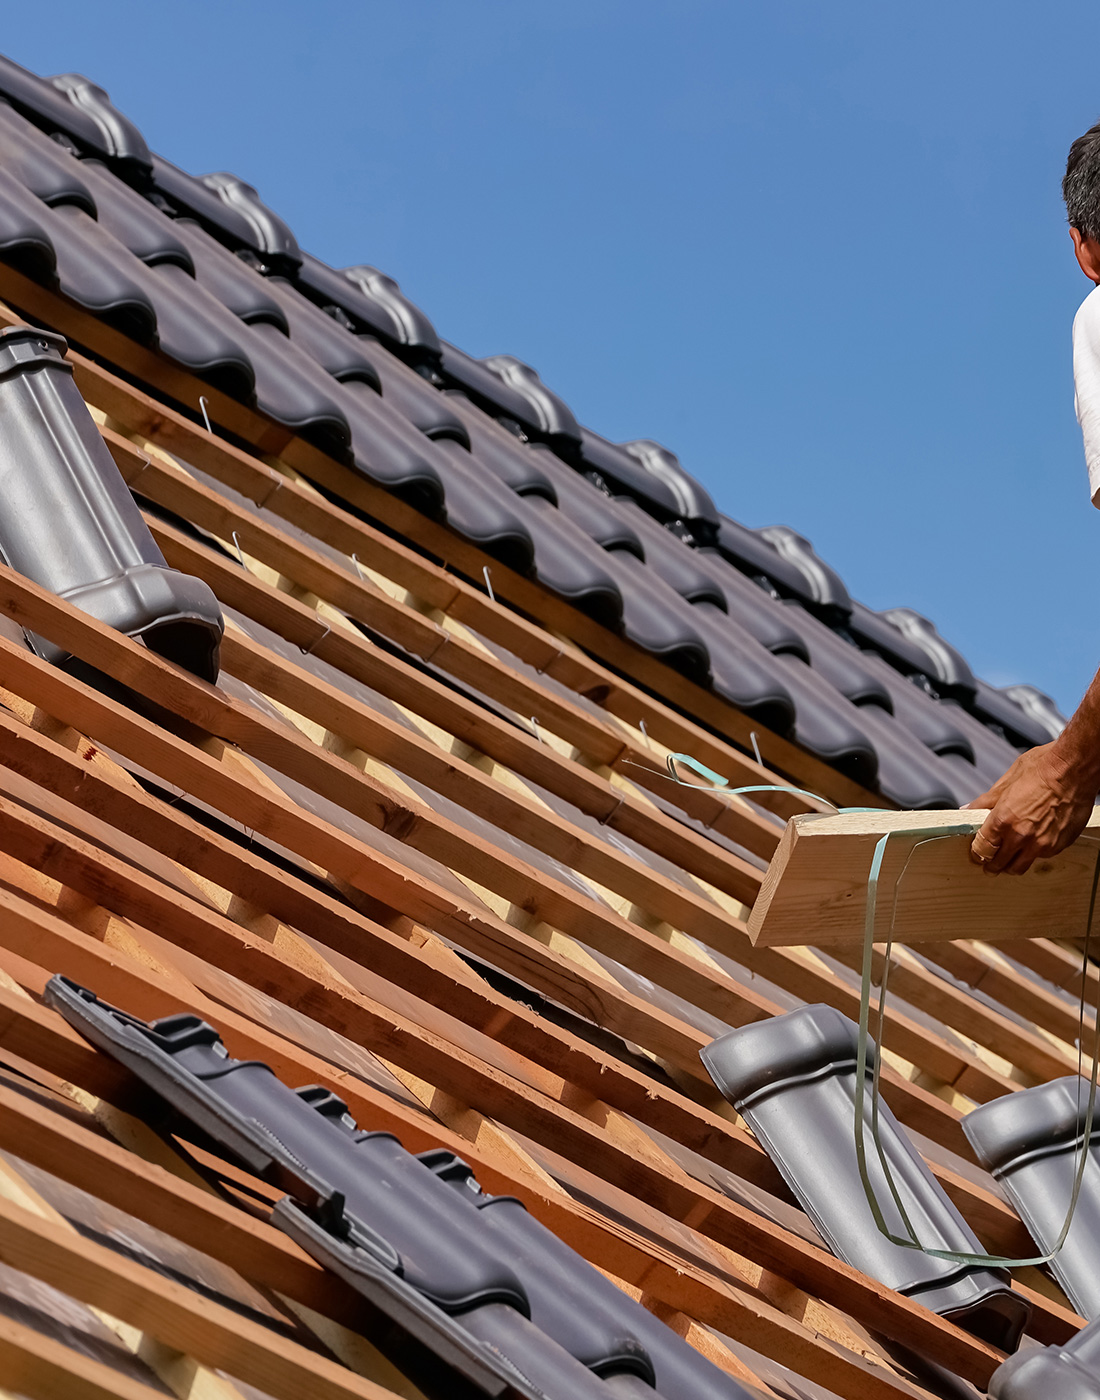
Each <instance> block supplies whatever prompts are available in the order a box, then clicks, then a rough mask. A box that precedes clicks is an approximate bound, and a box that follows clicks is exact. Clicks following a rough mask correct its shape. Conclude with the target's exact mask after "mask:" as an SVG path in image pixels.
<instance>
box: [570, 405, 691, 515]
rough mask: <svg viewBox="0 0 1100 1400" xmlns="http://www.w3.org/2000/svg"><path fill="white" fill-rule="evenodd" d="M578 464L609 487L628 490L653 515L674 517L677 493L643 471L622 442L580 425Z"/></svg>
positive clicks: (677, 502)
mask: <svg viewBox="0 0 1100 1400" xmlns="http://www.w3.org/2000/svg"><path fill="white" fill-rule="evenodd" d="M579 465H580V467H581V469H582V470H584V471H591V472H596V473H598V475H599V476H601V477H602V478H603V479H604V480H605V481H606V483H607V485H608V487H609V488H610V489H611V490H612V491H614V492H616V493H618V492H619V491H625V492H628V493H629V494H630V495H631V496H633V497H634V499H635V500H638V501H640V502H641V504H642V505H643V506H644V508H645V509H646V510H647V511H648V512H649V513H650V514H651V515H655V516H656V517H657V519H659V520H675V519H677V517H678V514H679V509H680V499H679V496H678V495H677V493H676V492H675V491H673V489H672V488H671V486H669V485H668V483H667V482H665V481H663V480H662V479H661V478H660V477H659V476H657V475H655V474H654V473H652V472H649V471H647V470H646V469H645V467H644V466H643V465H642V463H641V462H640V461H639V460H638V458H637V457H636V456H634V455H633V454H632V453H630V452H628V451H627V450H626V448H625V447H624V446H621V445H620V444H618V443H614V442H609V441H608V440H607V438H603V437H600V435H599V433H594V432H592V431H591V429H589V428H582V429H581V455H580V463H579Z"/></svg>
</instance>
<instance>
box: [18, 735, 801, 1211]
mask: <svg viewBox="0 0 1100 1400" xmlns="http://www.w3.org/2000/svg"><path fill="white" fill-rule="evenodd" d="M0 763H3V764H4V765H5V768H4V769H3V770H0V789H5V788H6V786H7V784H6V778H5V776H4V775H5V774H6V773H7V772H9V771H10V770H11V768H12V767H15V768H16V770H17V771H18V772H19V773H21V774H24V775H26V776H27V777H28V778H33V779H34V780H35V781H36V782H39V783H42V784H44V785H46V786H47V787H48V788H49V789H50V791H51V792H53V793H55V794H59V795H60V796H61V797H62V798H64V799H65V800H66V801H67V802H69V803H76V804H79V810H80V811H82V812H84V813H86V814H89V816H90V817H91V819H93V820H94V819H99V820H103V821H104V822H109V823H111V824H112V825H114V826H115V827H117V828H118V829H119V830H120V831H124V832H126V833H127V834H128V835H130V836H132V837H135V838H140V839H141V840H142V841H144V842H148V843H150V844H151V845H152V846H153V847H154V848H155V849H156V850H158V851H160V852H161V853H162V854H164V855H169V856H172V857H173V858H174V859H176V860H178V861H179V862H180V863H181V864H182V865H184V866H185V867H186V868H188V869H191V870H193V871H195V872H196V873H197V874H199V875H201V876H204V877H206V878H208V879H210V880H212V881H213V882H214V883H216V884H217V885H219V886H220V887H222V888H223V889H226V890H228V891H229V892H231V893H232V894H234V895H235V896H237V897H238V898H240V899H241V900H243V901H245V903H246V904H248V905H250V906H254V907H257V908H260V909H263V910H267V911H269V912H270V913H272V914H273V915H274V916H275V917H277V918H278V919H280V920H281V921H282V922H285V923H287V924H289V925H291V926H293V927H295V928H299V929H301V930H302V931H303V932H305V933H308V934H310V935H311V936H312V937H314V938H316V939H318V940H319V941H320V942H322V943H324V944H326V945H327V946H328V947H330V948H334V949H335V950H336V951H338V952H340V953H343V954H345V955H346V956H348V957H350V958H353V959H355V960H356V961H358V962H360V963H362V964H363V965H364V966H366V967H370V969H371V970H372V973H374V974H375V975H376V976H377V979H378V983H379V986H380V988H384V987H385V986H386V984H387V983H395V984H397V985H399V986H401V987H403V988H406V989H407V990H408V992H409V993H410V994H412V995H414V996H416V997H422V998H424V999H425V1000H426V1001H427V1002H428V1003H430V1004H431V1005H432V1006H435V1007H441V1008H444V1009H445V1010H446V1011H447V1012H448V1013H449V1015H451V1016H453V1017H454V1018H455V1019H456V1020H459V1021H462V1022H463V1023H464V1024H465V1025H468V1026H470V1027H472V1028H473V1029H475V1030H477V1031H480V1032H481V1033H482V1034H484V1035H488V1036H491V1037H492V1038H493V1039H494V1040H496V1041H498V1042H499V1043H500V1044H501V1045H503V1046H505V1047H507V1048H508V1049H510V1050H512V1051H514V1052H515V1053H516V1054H519V1055H522V1056H524V1057H526V1058H528V1059H530V1060H532V1061H533V1062H534V1063H536V1064H538V1065H541V1066H542V1067H544V1068H546V1069H548V1070H550V1071H551V1072H552V1073H553V1074H555V1075H560V1076H561V1078H562V1080H563V1081H564V1083H565V1084H569V1085H575V1086H577V1087H579V1088H581V1089H583V1090H585V1091H586V1092H587V1093H589V1094H591V1095H593V1096H594V1097H595V1098H596V1099H601V1098H602V1099H603V1100H605V1101H606V1102H607V1103H609V1104H611V1105H612V1106H613V1107H615V1108H617V1109H619V1110H620V1111H621V1112H624V1113H629V1114H630V1115H631V1116H633V1117H636V1118H638V1119H640V1120H641V1121H642V1122H645V1123H647V1124H649V1125H650V1126H651V1127H654V1128H657V1129H658V1130H659V1131H660V1132H663V1133H666V1134H667V1135H668V1136H669V1137H671V1138H673V1139H674V1140H675V1141H677V1142H681V1143H683V1145H684V1146H685V1147H690V1148H692V1150H694V1151H697V1152H700V1153H701V1154H702V1155H703V1156H705V1157H709V1158H710V1159H711V1160H712V1161H714V1162H716V1163H718V1164H719V1165H721V1166H726V1167H729V1168H730V1170H733V1171H736V1172H738V1174H739V1175H741V1176H743V1177H745V1178H746V1179H747V1180H750V1181H753V1182H755V1183H756V1184H757V1185H759V1186H763V1187H765V1188H766V1189H768V1190H771V1191H773V1192H774V1191H779V1192H780V1193H782V1190H783V1187H782V1184H781V1181H780V1178H779V1175H778V1173H777V1172H776V1171H775V1170H774V1168H772V1166H771V1163H770V1162H769V1160H768V1159H767V1157H766V1156H765V1155H764V1154H763V1152H762V1151H761V1149H760V1148H759V1147H758V1145H757V1144H756V1142H755V1139H753V1138H752V1137H751V1136H750V1135H749V1134H748V1133H746V1132H744V1131H743V1130H741V1129H739V1128H737V1127H735V1126H734V1125H733V1124H732V1123H731V1122H729V1120H728V1119H726V1118H723V1117H721V1116H719V1115H718V1114H717V1113H713V1112H712V1111H711V1110H709V1109H708V1108H706V1107H705V1106H704V1105H702V1104H699V1103H695V1102H694V1101H692V1100H690V1099H688V1098H686V1097H685V1096H684V1095H683V1094H681V1093H680V1092H678V1091H676V1090H674V1089H669V1088H667V1087H666V1086H665V1085H664V1084H662V1083H661V1081H660V1080H659V1079H657V1078H655V1077H653V1076H652V1075H649V1074H643V1073H641V1072H639V1071H638V1070H635V1069H634V1068H633V1067H632V1066H630V1065H629V1064H627V1063H625V1062H624V1061H623V1060H621V1059H619V1058H618V1057H617V1056H615V1055H614V1054H611V1053H606V1052H603V1051H601V1050H600V1048H599V1047H598V1046H594V1045H590V1044H589V1043H588V1042H587V1041H585V1040H583V1039H581V1038H580V1037H579V1036H577V1035H574V1034H571V1033H570V1032H569V1031H568V1030H565V1029H563V1028H561V1027H558V1026H556V1025H555V1024H554V1023H553V1021H551V1020H550V1019H548V1018H547V1017H545V1016H542V1015H540V1014H539V1013H538V1012H536V1011H533V1010H531V1009H530V1008H528V1007H526V1006H524V1005H523V1004H522V1003H520V1002H518V1001H516V1000H514V999H512V998H510V997H507V996H505V995H503V994H501V993H498V992H495V991H494V990H493V989H492V988H491V987H490V986H489V984H488V983H487V982H484V981H482V980H481V979H477V980H476V981H475V982H473V983H466V982H460V981H456V979H455V978H454V976H453V974H452V972H451V971H450V969H448V968H446V967H442V966H438V965H437V964H435V963H434V962H432V961H431V960H430V959H429V958H428V957H427V956H426V955H425V953H424V952H423V951H422V949H421V948H420V946H419V943H418V942H417V941H410V940H408V939H405V938H403V937H400V936H399V935H397V934H394V933H391V932H390V931H389V930H388V929H385V928H382V927H381V926H380V925H378V924H375V923H373V922H372V921H371V920H369V919H367V918H365V917H364V916H363V915H362V914H360V913H359V912H358V911H357V910H354V909H351V908H349V907H348V906H347V905H346V904H344V903H342V902H341V901H339V900H337V899H335V898H333V897H332V896H330V895H327V894H325V893H324V892H323V891H321V890H318V889H317V888H316V887H314V886H313V885H310V884H308V883H306V882H305V881H304V880H299V879H296V878H295V877H294V876H293V875H290V874H288V873H287V872H285V871H283V870H279V869H278V868H276V867H273V866H271V865H270V864H269V863H268V862H267V861H265V860H264V859H263V858H262V857H260V856H258V855H256V854H254V853H253V852H251V851H249V850H247V849H244V848H243V847H241V846H239V845H237V844H236V843H234V842H232V841H230V840H228V839H227V838H225V837H222V836H219V835H218V834H217V833H216V832H214V831H211V830H209V829H208V828H206V827H202V826H199V825H198V824H197V823H196V822H194V821H192V820H191V819H190V818H188V817H186V816H184V815H183V814H182V813H180V812H179V811H178V810H177V809H176V808H174V807H171V806H169V805H167V804H165V803H162V802H160V801H158V800H157V799H156V798H154V797H150V796H149V795H148V794H146V793H145V792H143V791H142V790H140V789H132V788H122V787H119V786H116V785H114V784H113V783H112V782H111V781H110V779H109V777H108V775H106V774H104V773H103V772H101V771H99V770H97V769H96V768H94V767H92V766H90V765H89V764H87V763H85V762H84V761H83V760H82V758H81V757H80V755H78V754H71V753H69V752H67V751H65V750H62V749H60V748H58V747H57V746H56V745H54V744H52V743H51V742H50V741H49V740H46V739H44V738H42V737H41V736H40V735H37V734H35V733H33V732H32V731H30V730H28V729H26V727H25V726H23V725H20V724H19V723H18V722H17V721H14V720H12V719H10V718H9V717H7V716H5V715H4V714H3V713H2V712H0ZM121 854H123V855H125V852H122V853H121ZM139 868H140V867H139ZM379 995H380V996H383V995H384V993H383V992H382V991H381V990H380V991H379Z"/></svg>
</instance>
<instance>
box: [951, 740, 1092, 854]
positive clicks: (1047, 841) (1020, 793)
mask: <svg viewBox="0 0 1100 1400" xmlns="http://www.w3.org/2000/svg"><path fill="white" fill-rule="evenodd" d="M1056 742H1057V741H1056ZM1095 801H1096V780H1095V777H1094V776H1091V775H1090V774H1089V772H1088V771H1087V770H1084V765H1082V766H1080V767H1077V766H1074V765H1067V764H1066V763H1065V762H1064V761H1062V760H1061V757H1060V755H1059V754H1058V753H1057V751H1056V749H1055V744H1042V745H1041V746H1040V747H1039V748H1035V749H1029V750H1028V752H1027V753H1025V754H1021V755H1020V757H1019V758H1018V759H1017V760H1016V762H1015V763H1014V764H1013V765H1012V767H1011V768H1010V769H1009V770H1008V772H1007V773H1006V774H1005V775H1004V777H1003V778H1000V779H998V781H997V782H995V783H994V784H993V786H992V787H991V788H990V789H989V791H988V792H985V793H982V795H981V796H980V797H975V799H974V801H973V802H968V803H967V807H969V808H981V807H988V808H989V809H990V812H989V816H988V817H986V819H985V822H984V823H983V825H982V829H981V830H980V831H979V832H978V834H977V835H976V836H975V837H974V840H973V843H972V844H971V847H970V859H971V860H972V861H974V862H976V863H977V864H978V865H980V866H981V867H982V869H983V870H985V871H986V873H987V874H990V875H999V874H1001V873H1004V874H1006V875H1022V874H1023V873H1024V872H1025V871H1026V870H1029V869H1030V868H1031V865H1032V863H1033V862H1034V861H1037V860H1041V859H1042V858H1043V857H1044V856H1055V855H1057V854H1058V852H1059V851H1064V850H1065V849H1066V847H1067V846H1070V845H1072V844H1073V842H1074V841H1076V840H1077V838H1078V836H1080V834H1081V832H1082V831H1084V829H1085V826H1086V824H1087V822H1088V819H1089V817H1090V816H1091V815H1092V808H1093V804H1094V802H1095Z"/></svg>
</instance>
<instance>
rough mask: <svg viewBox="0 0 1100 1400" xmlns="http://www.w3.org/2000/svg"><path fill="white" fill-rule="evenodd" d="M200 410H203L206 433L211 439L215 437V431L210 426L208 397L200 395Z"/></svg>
mask: <svg viewBox="0 0 1100 1400" xmlns="http://www.w3.org/2000/svg"><path fill="white" fill-rule="evenodd" d="M199 408H200V409H201V410H202V421H203V422H204V423H205V424H206V431H207V432H208V433H209V434H210V436H211V437H213V436H214V429H213V428H212V427H211V426H210V414H209V413H207V411H206V395H205V394H200V395H199Z"/></svg>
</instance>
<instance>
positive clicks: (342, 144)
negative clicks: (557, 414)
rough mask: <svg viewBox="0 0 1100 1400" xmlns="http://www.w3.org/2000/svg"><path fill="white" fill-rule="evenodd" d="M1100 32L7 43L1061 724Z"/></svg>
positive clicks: (220, 7) (1049, 27) (157, 33)
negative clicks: (1073, 186) (1033, 697)
mask: <svg viewBox="0 0 1100 1400" xmlns="http://www.w3.org/2000/svg"><path fill="white" fill-rule="evenodd" d="M1093 28H1094V26H1093V25H1092V24H1091V21H1089V20H1088V17H1087V7H1086V8H1085V9H1083V8H1082V7H1081V5H1080V4H1079V3H1075V4H1073V5H1070V4H1068V3H1063V0H1047V3H1045V4H1043V5H1041V6H1040V5H1036V4H1032V3H1025V2H1024V0H966V3H961V4H960V3H959V0H953V3H941V0H924V3H923V4H921V5H919V6H915V5H904V6H903V5H901V4H895V3H889V2H887V3H884V2H883V0H869V3H856V2H855V0H834V3H824V0H823V2H822V3H814V4H809V3H799V0H783V3H771V4H761V3H742V0H667V2H666V3H657V0H553V3H550V4H538V3H534V0H520V3H515V0H511V2H510V3H509V2H506V0H415V3H413V0H357V2H356V3H335V0H313V2H312V3H309V4H302V3H299V4H290V3H285V0H266V3H259V0H220V3H212V0H190V3H184V4H164V3H158V0H141V2H140V3H137V0H95V3H88V0H82V3H79V4H77V3H74V2H73V0H50V3H43V4H39V5H36V6H31V5H18V6H16V5H14V4H8V5H5V7H4V24H3V28H2V30H0V49H2V50H3V52H5V53H7V54H8V55H10V56H11V57H12V58H14V59H16V60H17V61H18V62H20V63H23V64H25V65H26V66H27V67H29V68H32V69H34V70H35V71H36V72H40V73H44V74H50V73H58V72H65V71H73V70H76V71H80V72H83V73H85V74H86V75H87V76H88V77H90V78H92V79H93V80H94V81H96V82H98V83H99V84H101V85H102V86H103V87H105V88H106V89H107V90H108V92H109V93H110V94H111V96H112V98H113V99H114V101H115V102H116V103H117V105H118V106H119V107H120V108H122V110H123V111H125V112H126V113H127V114H128V115H129V116H130V117H132V118H133V119H134V120H135V121H136V122H137V124H138V125H139V126H140V127H141V129H142V130H143V132H144V133H145V136H146V138H147V139H148V141H149V143H150V145H151V146H153V147H154V149H156V150H158V151H160V152H161V153H162V154H164V155H165V156H167V157H168V158H170V159H171V160H173V161H175V162H176V163H177V164H178V165H182V166H183V167H185V168H186V169H188V170H191V171H193V172H195V173H205V172H206V171H209V170H231V171H233V172H234V173H236V174H238V175H240V176H242V177H244V178H245V179H247V180H249V181H250V182H251V183H253V184H254V185H256V186H257V188H258V189H259V191H260V193H261V195H262V196H263V197H264V198H265V199H266V200H267V202H268V203H269V204H271V205H272V207H274V208H275V209H276V210H278V212H279V213H280V214H282V215H283V217H284V218H285V219H286V220H287V221H288V222H289V223H290V225H291V227H292V228H293V229H294V230H295V232H296V234H297V236H298V238H299V240H300V242H301V243H302V244H303V245H304V246H305V247H307V248H308V249H309V250H310V251H311V252H313V253H316V254H317V255H319V256H320V257H323V258H325V259H326V260H328V261H330V262H332V263H334V264H336V265H344V264H347V263H351V262H372V263H375V264H376V265H377V266H379V267H381V268H383V269H384V270H385V271H387V272H389V273H390V274H391V275H392V276H394V277H396V278H397V279H398V281H399V282H400V283H401V285H402V287H403V288H404V289H405V291H406V292H407V293H408V294H409V295H410V296H411V297H412V298H413V299H414V300H415V301H417V302H419V303H420V304H421V305H422V306H423V307H424V309H425V310H426V311H427V313H428V314H429V316H431V317H432V319H433V320H434V322H435V324H436V326H437V327H438V329H439V330H440V332H441V333H442V334H443V335H445V336H446V337H447V338H448V339H451V340H454V341H455V342H457V343H458V344H460V345H461V346H463V348H465V349H466V350H468V351H470V352H472V353H474V354H477V355H487V354H492V353H496V352H501V351H508V352H511V353H513V354H517V355H519V356H520V357H521V358H523V359H525V360H527V361H528V362H529V363H531V364H532V365H534V366H535V367H536V368H537V369H538V370H539V372H540V373H541V374H542V376H543V378H544V379H545V380H546V382H547V383H548V384H549V385H550V386H551V387H553V388H554V389H555V390H557V391H558V392H559V393H560V394H561V395H562V396H563V397H564V398H565V399H566V401H567V402H568V403H569V404H570V405H571V406H572V408H573V409H574V411H575V412H576V413H577V415H578V417H579V418H580V419H581V420H582V421H583V422H585V423H587V424H589V425H590V426H591V427H593V428H595V429H597V430H598V431H599V432H602V433H604V434H606V435H608V436H610V437H614V438H631V437H653V438H656V439H658V440H659V441H661V442H663V443H665V444H666V445H667V446H669V447H670V448H672V449H673V450H674V451H675V452H677V453H678V454H679V455H680V457H681V459H682V460H683V462H684V464H685V465H686V466H687V467H688V469H689V470H690V471H692V472H694V473H695V474H696V475H697V476H699V477H700V478H701V479H702V480H703V481H704V482H705V483H706V485H707V486H708V487H709V489H710V490H711V492H712V493H713V494H714V496H715V497H716V499H717V500H718V502H719V504H720V505H721V506H722V507H723V508H724V509H725V510H727V511H728V512H729V513H730V514H732V515H734V516H736V517H738V518H739V519H741V520H744V521H745V522H746V523H748V524H750V525H765V524H770V523H774V522H783V523H786V524H790V525H793V526H795V527H796V528H797V529H799V530H801V531H802V532H803V533H804V534H806V535H808V536H809V538H810V539H811V540H812V541H813V542H814V544H815V545H816V546H817V548H818V549H819V550H820V552H821V553H822V554H823V555H824V556H825V558H826V559H828V560H829V562H830V563H832V564H833V565H834V566H835V567H836V568H837V569H838V570H839V571H840V573H841V574H842V576H843V577H844V578H845V580H846V581H847V583H848V585H849V587H850V589H851V590H852V592H853V594H854V595H855V596H857V597H859V598H861V599H862V600H863V601H865V602H867V603H869V604H871V605H872V606H875V607H887V606H892V605H897V604H905V605H909V606H912V607H916V608H918V609H920V610H921V611H922V612H924V613H926V614H928V615H929V616H930V617H931V618H932V619H933V620H934V621H935V622H936V623H937V624H938V625H939V627H940V630H941V631H942V632H943V633H944V635H945V636H946V637H947V638H948V639H949V640H951V641H952V642H954V643H955V644H956V645H957V646H959V647H960V648H961V649H962V650H963V652H964V653H965V654H966V656H967V657H968V658H969V660H970V661H971V663H972V664H973V665H974V667H975V668H976V669H977V670H978V671H979V673H981V674H983V675H985V676H986V677H987V678H988V679H990V680H992V681H994V682H996V683H998V684H1004V683H1008V682H1010V681H1014V680H1029V681H1032V682H1034V683H1035V684H1038V685H1040V686H1042V687H1044V688H1045V689H1047V690H1049V691H1050V692H1051V693H1052V694H1053V695H1054V696H1055V698H1056V699H1057V700H1058V701H1059V702H1060V703H1061V704H1062V706H1063V707H1064V708H1069V707H1072V706H1073V705H1074V704H1075V703H1076V700H1077V699H1078V697H1079V695H1080V693H1081V691H1082V690H1083V688H1084V686H1085V684H1086V682H1087V680H1088V678H1089V676H1090V675H1091V673H1092V671H1093V670H1094V669H1095V667H1096V665H1097V664H1098V663H1100V625H1098V621H1097V612H1098V610H1097V606H1096V603H1095V601H1094V599H1093V590H1094V588H1096V586H1097V585H1096V577H1097V572H1098V571H1097V561H1098V558H1100V513H1098V512H1096V511H1094V510H1093V508H1092V507H1091V506H1090V505H1089V502H1088V499H1087V491H1086V485H1085V472H1084V466H1083V461H1082V454H1081V445H1080V437H1079V433H1078V429H1077V425H1076V422H1075V421H1074V416H1073V404H1072V385H1071V361H1070V341H1069V332H1070V324H1071V321H1072V318H1073V314H1074V311H1075V309H1076V307H1077V305H1078V304H1079V302H1080V301H1081V299H1082V297H1083V296H1084V294H1085V292H1086V291H1087V290H1088V284H1087V283H1085V281H1084V279H1083V278H1082V277H1081V274H1080V273H1079V272H1078V271H1077V268H1076V266H1075V264H1074V263H1073V261H1072V258H1071V255H1070V245H1069V238H1068V235H1067V233H1066V229H1065V218H1064V212H1063V209H1062V206H1061V202H1060V197H1059V180H1060V176H1061V172H1062V169H1063V167H1064V161H1065V154H1066V150H1067V148H1068V146H1069V143H1070V141H1071V140H1072V139H1073V137H1075V136H1077V135H1078V134H1079V133H1080V132H1081V131H1082V130H1084V129H1085V128H1086V127H1087V126H1089V125H1090V124H1091V123H1092V122H1093V121H1095V120H1097V119H1098V118H1100V64H1098V62H1097V57H1096V42H1095V35H1094V32H1093Z"/></svg>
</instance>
